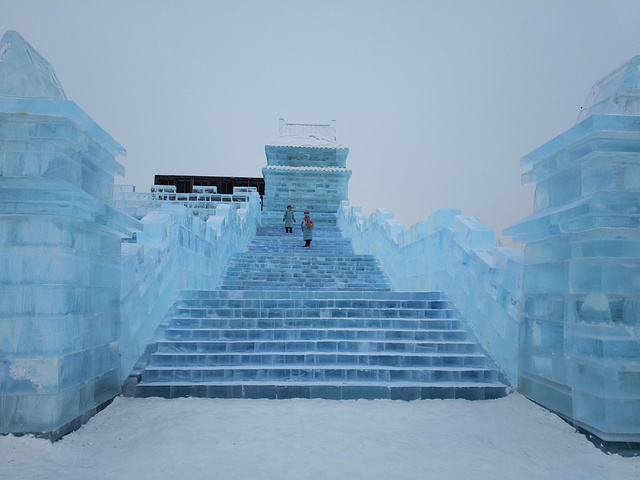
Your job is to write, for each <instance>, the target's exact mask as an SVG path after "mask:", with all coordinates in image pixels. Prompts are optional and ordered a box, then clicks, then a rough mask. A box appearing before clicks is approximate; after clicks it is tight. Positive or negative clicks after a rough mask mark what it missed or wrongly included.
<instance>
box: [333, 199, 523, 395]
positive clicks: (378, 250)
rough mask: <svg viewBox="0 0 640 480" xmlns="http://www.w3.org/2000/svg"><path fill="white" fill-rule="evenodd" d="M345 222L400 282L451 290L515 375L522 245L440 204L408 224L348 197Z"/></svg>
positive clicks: (341, 217)
mask: <svg viewBox="0 0 640 480" xmlns="http://www.w3.org/2000/svg"><path fill="white" fill-rule="evenodd" d="M338 225H339V226H340V228H341V229H342V231H343V233H344V234H345V235H346V236H348V237H349V238H351V239H352V241H353V245H354V249H355V250H356V251H357V252H358V253H366V254H373V255H376V256H377V257H378V258H379V259H380V262H381V263H382V265H383V267H384V269H385V271H386V272H387V274H388V275H389V277H390V278H391V280H392V282H393V283H394V286H395V287H396V288H397V289H398V290H408V291H433V290H441V291H444V292H445V293H446V294H447V295H448V296H449V297H450V298H451V299H452V300H453V302H454V304H455V306H456V308H457V309H458V310H459V312H460V314H461V315H463V317H464V318H465V319H466V320H467V322H468V323H469V325H470V326H471V327H472V328H473V331H474V333H475V334H476V335H477V337H478V339H479V341H480V342H481V343H482V344H483V345H484V347H485V349H486V350H487V351H488V352H489V353H490V354H491V355H492V356H493V358H494V359H495V360H496V362H497V363H498V364H499V365H500V368H501V369H502V370H503V371H504V372H505V374H506V376H507V377H508V378H509V379H511V380H512V381H513V382H514V383H515V380H516V378H517V365H518V360H517V357H518V330H519V323H520V318H519V312H520V296H521V274H522V251H521V250H517V249H512V248H504V247H495V246H494V243H495V241H494V232H493V231H492V230H490V229H489V228H488V227H486V226H485V225H483V224H482V223H481V222H480V221H479V220H478V219H477V218H475V217H469V216H463V215H461V211H460V210H453V209H452V210H447V209H443V210H438V211H437V212H435V213H434V214H432V215H431V216H429V218H428V220H427V221H423V222H418V223H416V224H415V225H413V226H412V227H411V228H410V229H406V228H405V227H404V225H403V224H402V222H400V221H399V220H396V219H394V218H393V212H391V211H390V210H388V209H384V208H379V209H377V210H376V211H375V212H374V213H372V214H371V215H370V216H369V217H368V218H367V217H366V216H365V215H364V214H363V213H362V210H361V208H360V207H358V206H350V205H349V204H348V203H347V202H343V204H342V207H341V209H340V211H339V212H338Z"/></svg>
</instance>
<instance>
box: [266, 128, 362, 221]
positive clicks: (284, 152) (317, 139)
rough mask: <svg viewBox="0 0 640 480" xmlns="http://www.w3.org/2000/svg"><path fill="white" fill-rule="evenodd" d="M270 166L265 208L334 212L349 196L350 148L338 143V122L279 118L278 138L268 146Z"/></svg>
mask: <svg viewBox="0 0 640 480" xmlns="http://www.w3.org/2000/svg"><path fill="white" fill-rule="evenodd" d="M265 152H266V155H267V166H266V167H264V168H263V169H262V174H263V176H264V181H265V193H264V209H265V210H266V211H277V212H280V211H284V210H285V208H286V207H287V205H292V207H293V210H294V211H302V210H306V209H309V210H310V211H312V212H313V213H335V212H337V211H338V207H339V206H340V202H342V201H343V200H346V199H347V198H348V194H347V185H348V182H349V178H350V177H351V170H348V169H347V168H346V162H347V155H348V154H349V149H348V148H346V147H344V146H342V145H340V144H339V143H338V142H336V126H335V121H332V122H331V123H330V124H329V125H302V124H289V123H286V122H285V121H284V120H283V119H280V126H279V132H278V139H277V140H276V141H275V142H273V143H271V144H269V145H266V146H265Z"/></svg>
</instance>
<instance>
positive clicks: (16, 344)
mask: <svg viewBox="0 0 640 480" xmlns="http://www.w3.org/2000/svg"><path fill="white" fill-rule="evenodd" d="M121 155H124V149H123V148H122V147H121V146H120V145H119V144H118V143H117V142H116V141H115V140H113V138H111V137H110V136H109V135H108V134H107V133H106V132H105V131H104V130H102V129H101V128H100V127H99V126H98V125H97V124H96V123H94V122H93V121H92V120H91V119H90V118H89V117H88V116H87V115H86V114H85V113H84V112H83V111H82V110H81V109H80V108H79V107H78V106H77V105H76V104H75V103H73V102H71V101H69V100H66V99H65V95H64V91H63V90H62V87H61V86H60V84H59V82H58V80H57V79H56V76H55V74H54V72H53V68H52V67H51V65H49V63H48V62H47V61H46V60H44V59H43V58H42V57H41V56H40V55H38V53H37V52H36V51H35V50H34V49H33V48H32V47H31V46H30V45H29V44H28V43H26V42H25V41H24V40H23V39H22V37H20V35H19V34H17V33H16V32H13V31H9V32H7V33H6V34H5V35H4V36H3V37H2V40H0V299H1V301H0V432H33V431H41V432H51V435H52V436H56V435H59V434H60V433H63V432H64V430H65V428H71V427H72V426H73V425H71V423H73V422H77V421H78V419H79V418H80V417H81V416H82V415H85V414H86V413H87V412H90V411H92V410H95V409H96V408H97V407H99V406H100V405H101V404H102V403H104V402H106V401H108V400H110V399H111V398H113V397H114V396H115V395H117V394H118V393H119V392H120V389H121V378H120V371H119V370H120V358H119V352H118V329H119V322H120V315H119V312H120V244H121V237H122V236H130V235H131V234H132V232H133V231H135V230H140V224H139V222H138V221H136V220H134V219H133V218H131V217H129V216H127V215H125V214H123V213H121V212H119V211H117V210H114V209H113V208H111V206H110V205H111V200H112V194H113V193H112V192H113V175H115V174H117V175H122V174H123V173H124V168H123V167H122V165H120V164H119V163H118V162H117V161H116V160H115V157H116V156H121ZM56 432H57V433H56Z"/></svg>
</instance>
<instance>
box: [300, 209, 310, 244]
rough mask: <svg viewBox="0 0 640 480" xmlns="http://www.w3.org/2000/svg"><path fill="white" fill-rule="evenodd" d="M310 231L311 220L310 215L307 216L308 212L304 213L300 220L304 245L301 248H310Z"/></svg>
mask: <svg viewBox="0 0 640 480" xmlns="http://www.w3.org/2000/svg"><path fill="white" fill-rule="evenodd" d="M312 230H313V220H311V215H309V212H304V218H303V219H302V239H303V240H304V242H305V244H304V245H303V248H305V247H307V248H308V247H310V246H311V240H313V235H312V233H311V231H312Z"/></svg>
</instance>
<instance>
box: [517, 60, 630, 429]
mask: <svg viewBox="0 0 640 480" xmlns="http://www.w3.org/2000/svg"><path fill="white" fill-rule="evenodd" d="M639 68H640V57H635V58H633V59H632V60H630V61H629V62H627V63H626V64H625V65H623V66H622V67H620V68H619V69H617V70H615V71H614V72H612V73H611V74H610V75H608V76H607V77H605V78H603V79H602V80H601V81H599V82H597V83H596V84H595V85H594V87H593V90H592V92H591V94H590V96H589V98H588V99H587V105H586V107H585V108H583V110H582V112H581V113H580V116H579V117H578V123H577V124H576V125H575V126H574V127H573V128H571V129H569V130H567V131H566V132H564V133H563V134H561V135H559V136H558V137H556V138H554V139H553V140H551V141H550V142H548V143H546V144H545V145H543V146H541V147H540V148H538V149H537V150H534V151H533V152H531V153H530V154H529V155H527V156H525V157H524V158H523V159H522V164H523V165H528V166H529V167H530V170H529V172H527V173H525V174H524V175H523V183H532V184H536V193H535V202H534V203H535V205H534V208H535V212H534V213H533V214H532V215H531V216H529V217H526V218H525V219H523V220H522V221H520V222H519V223H517V224H516V225H513V226H511V227H509V228H508V229H507V230H505V233H507V234H508V235H511V236H513V237H514V238H515V239H516V240H519V241H521V242H526V248H525V266H524V281H523V286H524V312H523V319H522V326H521V336H520V338H521V346H520V366H519V371H520V373H519V382H518V383H519V388H520V390H521V391H522V392H523V393H524V394H526V395H527V396H528V397H529V398H531V399H533V400H535V401H536V402H539V403H541V404H543V405H545V406H547V407H548V408H550V409H552V410H555V411H557V412H559V413H561V414H563V415H565V416H566V417H569V418H571V419H573V420H574V422H575V423H577V424H578V425H581V426H583V427H584V428H586V429H587V430H590V431H592V432H593V433H595V434H597V435H598V436H599V437H600V438H603V439H605V440H612V441H635V442H637V441H640V71H639Z"/></svg>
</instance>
